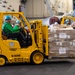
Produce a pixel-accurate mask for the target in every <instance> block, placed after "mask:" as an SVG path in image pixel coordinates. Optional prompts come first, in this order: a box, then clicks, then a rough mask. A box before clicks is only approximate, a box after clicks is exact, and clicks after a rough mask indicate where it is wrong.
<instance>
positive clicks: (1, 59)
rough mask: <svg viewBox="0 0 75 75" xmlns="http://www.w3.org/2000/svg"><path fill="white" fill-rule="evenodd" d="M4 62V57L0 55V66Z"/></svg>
mask: <svg viewBox="0 0 75 75" xmlns="http://www.w3.org/2000/svg"><path fill="white" fill-rule="evenodd" d="M5 64H6V59H5V58H4V57H0V66H4V65H5Z"/></svg>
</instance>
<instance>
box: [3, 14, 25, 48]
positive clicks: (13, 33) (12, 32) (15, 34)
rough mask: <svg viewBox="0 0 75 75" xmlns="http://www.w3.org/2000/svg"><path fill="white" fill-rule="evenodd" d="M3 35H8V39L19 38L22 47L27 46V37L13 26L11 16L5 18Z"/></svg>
mask: <svg viewBox="0 0 75 75" xmlns="http://www.w3.org/2000/svg"><path fill="white" fill-rule="evenodd" d="M2 30H3V35H6V36H7V38H17V40H18V41H19V43H20V46H21V47H24V46H25V44H26V43H25V37H24V36H23V34H22V33H21V32H19V28H14V27H12V25H11V16H9V15H7V16H5V22H4V24H3V26H2Z"/></svg>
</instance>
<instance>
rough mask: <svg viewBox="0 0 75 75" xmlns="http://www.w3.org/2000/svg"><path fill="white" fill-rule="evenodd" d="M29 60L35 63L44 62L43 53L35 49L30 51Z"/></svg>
mask: <svg viewBox="0 0 75 75" xmlns="http://www.w3.org/2000/svg"><path fill="white" fill-rule="evenodd" d="M30 60H31V63H32V64H36V65H39V64H42V63H43V62H44V55H43V53H41V52H39V51H35V52H33V53H32V55H31V59H30Z"/></svg>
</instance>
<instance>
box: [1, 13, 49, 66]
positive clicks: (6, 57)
mask: <svg viewBox="0 0 75 75" xmlns="http://www.w3.org/2000/svg"><path fill="white" fill-rule="evenodd" d="M6 15H11V16H15V17H16V18H17V19H18V20H20V21H21V29H22V28H23V30H24V31H25V27H27V28H28V30H29V36H30V37H31V41H30V40H29V42H31V44H29V45H28V46H26V47H25V48H22V47H21V46H20V44H19V42H18V41H17V40H15V39H12V38H11V39H8V38H7V37H6V36H5V35H3V34H2V25H3V22H4V17H5V16H6ZM47 28H48V27H47V26H43V27H42V21H41V20H36V21H32V22H28V21H27V19H26V18H25V17H24V15H23V13H22V12H0V66H3V65H5V64H6V63H20V62H28V63H29V62H30V63H33V64H41V63H43V61H44V59H45V57H48V35H47V34H46V33H48V29H47ZM42 30H43V32H42ZM44 30H45V31H44ZM25 32H26V31H25ZM43 33H44V34H45V36H43V35H42V34H43ZM27 35H28V34H27ZM44 38H46V39H44ZM43 41H45V43H43ZM44 48H45V49H44Z"/></svg>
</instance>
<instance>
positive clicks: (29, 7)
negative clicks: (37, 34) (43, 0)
mask: <svg viewBox="0 0 75 75" xmlns="http://www.w3.org/2000/svg"><path fill="white" fill-rule="evenodd" d="M25 11H26V12H25V15H26V17H33V0H27V3H26V6H25Z"/></svg>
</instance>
